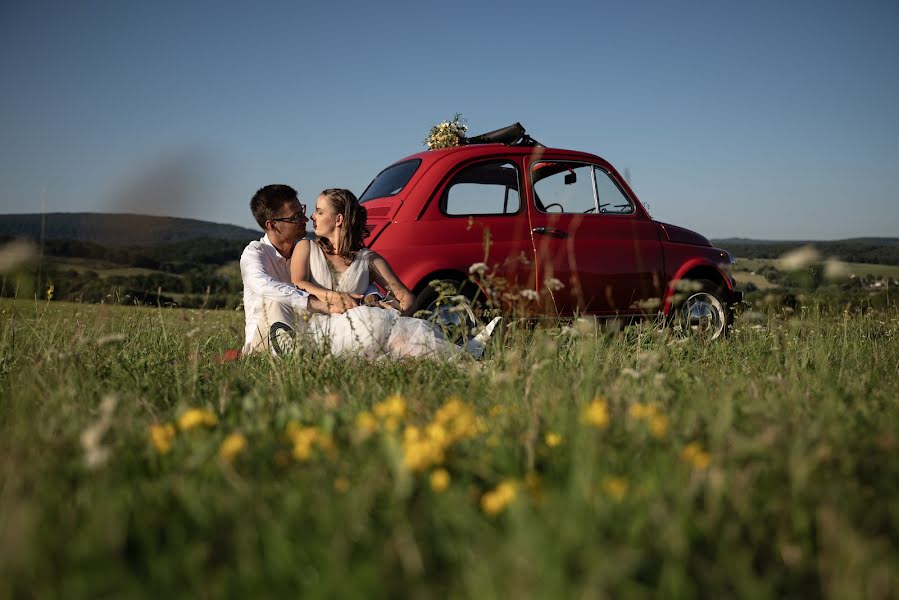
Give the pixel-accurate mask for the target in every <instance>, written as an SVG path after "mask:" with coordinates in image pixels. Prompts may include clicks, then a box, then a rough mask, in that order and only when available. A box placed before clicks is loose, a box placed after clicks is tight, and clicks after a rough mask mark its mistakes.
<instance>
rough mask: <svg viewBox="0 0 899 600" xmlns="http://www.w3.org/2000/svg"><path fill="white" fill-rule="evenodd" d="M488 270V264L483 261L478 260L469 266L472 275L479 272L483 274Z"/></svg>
mask: <svg viewBox="0 0 899 600" xmlns="http://www.w3.org/2000/svg"><path fill="white" fill-rule="evenodd" d="M486 271H487V264H486V263H482V262H477V263H474V264H473V265H471V266H470V267H468V273H469V274H470V275H474V274H475V273H477V274H478V275H483V274H484V273H485V272H486Z"/></svg>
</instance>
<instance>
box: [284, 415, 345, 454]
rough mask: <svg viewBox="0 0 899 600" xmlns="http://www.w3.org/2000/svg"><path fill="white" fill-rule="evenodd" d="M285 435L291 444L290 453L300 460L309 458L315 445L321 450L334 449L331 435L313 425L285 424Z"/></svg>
mask: <svg viewBox="0 0 899 600" xmlns="http://www.w3.org/2000/svg"><path fill="white" fill-rule="evenodd" d="M287 437H288V439H289V440H290V441H291V443H292V444H293V448H292V450H291V455H293V457H294V459H296V460H298V461H300V462H304V461H306V460H309V458H310V457H311V456H312V450H313V448H314V447H315V446H318V448H319V449H321V450H328V451H332V450H333V449H334V442H333V441H332V440H331V437H330V436H329V435H327V434H325V433H323V432H321V431H319V430H318V429H316V428H315V427H303V426H302V425H300V424H299V423H295V422H292V423H290V424H289V425H288V426H287Z"/></svg>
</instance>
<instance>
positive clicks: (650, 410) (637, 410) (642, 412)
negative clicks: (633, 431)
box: [627, 402, 656, 419]
mask: <svg viewBox="0 0 899 600" xmlns="http://www.w3.org/2000/svg"><path fill="white" fill-rule="evenodd" d="M655 413H656V410H655V406H653V405H651V404H641V403H640V402H634V403H633V404H631V405H630V406H629V407H628V409H627V415H628V416H629V417H630V418H632V419H648V418H650V417H652V416H653V415H654V414H655Z"/></svg>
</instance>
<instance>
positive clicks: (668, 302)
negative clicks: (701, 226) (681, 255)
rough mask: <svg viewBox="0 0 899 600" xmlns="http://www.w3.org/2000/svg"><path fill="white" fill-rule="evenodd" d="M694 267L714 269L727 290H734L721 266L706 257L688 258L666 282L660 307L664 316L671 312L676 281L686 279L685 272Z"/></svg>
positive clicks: (731, 291) (694, 268)
mask: <svg viewBox="0 0 899 600" xmlns="http://www.w3.org/2000/svg"><path fill="white" fill-rule="evenodd" d="M696 269H703V270H708V269H711V270H713V271H715V272H716V273H717V275H718V277H719V278H720V279H721V281H723V282H724V285H726V286H727V289H728V291H729V292H730V293H733V291H734V286H733V283H732V282H731V279H730V277H728V276H727V275H726V274H725V273H724V271H722V270H721V267H719V266H718V265H716V264H715V263H714V262H712V261H710V260H708V259H706V258H702V257H695V258H691V259H688V260H686V261H684V263H683V264H681V266H680V267H678V269H677V271H675V273H674V276H673V277H672V278H671V279H670V281H669V282H668V287H667V288H666V289H665V299H664V300H665V302H664V307H663V309H662V312H663V313H664V314H665V315H666V316H667V315H669V314H670V313H671V307H672V303H673V302H672V300H673V297H674V293H675V291H676V288H677V284H678V282H679V281H682V280H684V279H686V278H687V277H686V276H687V274H688V273H690V272H691V271H693V270H696Z"/></svg>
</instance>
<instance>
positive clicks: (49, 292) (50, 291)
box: [47, 285, 56, 302]
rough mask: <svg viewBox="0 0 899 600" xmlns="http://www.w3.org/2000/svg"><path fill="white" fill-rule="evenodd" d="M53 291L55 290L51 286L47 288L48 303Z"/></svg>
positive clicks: (51, 298)
mask: <svg viewBox="0 0 899 600" xmlns="http://www.w3.org/2000/svg"><path fill="white" fill-rule="evenodd" d="M55 289H56V288H54V287H53V286H52V285H51V286H50V287H48V288H47V301H48V302H49V301H50V300H53V291H54V290H55Z"/></svg>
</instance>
